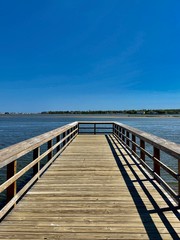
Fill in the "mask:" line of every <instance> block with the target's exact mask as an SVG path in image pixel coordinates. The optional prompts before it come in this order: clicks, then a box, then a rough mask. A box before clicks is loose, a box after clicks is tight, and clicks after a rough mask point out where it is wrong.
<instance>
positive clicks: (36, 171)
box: [33, 147, 40, 175]
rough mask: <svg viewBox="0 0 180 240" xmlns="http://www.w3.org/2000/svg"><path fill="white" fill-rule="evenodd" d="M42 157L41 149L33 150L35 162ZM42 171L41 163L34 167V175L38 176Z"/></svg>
mask: <svg viewBox="0 0 180 240" xmlns="http://www.w3.org/2000/svg"><path fill="white" fill-rule="evenodd" d="M39 156H40V147H37V148H35V149H34V150H33V160H35V159H36V158H38V157H39ZM39 170H40V161H39V162H37V163H36V164H35V165H34V167H33V175H36V174H37V173H38V172H39Z"/></svg>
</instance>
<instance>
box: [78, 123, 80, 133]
mask: <svg viewBox="0 0 180 240" xmlns="http://www.w3.org/2000/svg"><path fill="white" fill-rule="evenodd" d="M79 125H80V124H79V123H78V124H77V133H78V134H79V130H80V129H79Z"/></svg>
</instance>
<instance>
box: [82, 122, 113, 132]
mask: <svg viewBox="0 0 180 240" xmlns="http://www.w3.org/2000/svg"><path fill="white" fill-rule="evenodd" d="M113 124H114V123H113V122H109V121H106V122H104V121H79V122H78V129H79V132H78V133H79V134H105V133H106V134H108V133H112V132H113Z"/></svg>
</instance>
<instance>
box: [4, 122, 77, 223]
mask: <svg viewBox="0 0 180 240" xmlns="http://www.w3.org/2000/svg"><path fill="white" fill-rule="evenodd" d="M77 134H78V123H77V122H74V123H71V124H67V125H65V126H63V127H60V128H58V129H55V130H52V131H50V132H47V133H45V134H42V135H39V136H37V137H34V138H31V139H28V140H26V141H23V142H21V143H17V144H14V145H12V146H10V147H7V148H5V149H2V150H0V168H3V167H6V176H7V178H6V180H5V181H4V182H3V183H2V184H1V185H0V193H2V192H4V191H6V204H5V205H4V206H3V207H2V209H1V210H0V219H2V218H3V217H4V216H5V215H6V214H7V212H8V211H9V210H10V209H11V208H12V207H13V206H15V205H16V203H17V202H18V200H19V199H20V198H21V197H22V196H23V195H24V193H25V192H26V191H27V190H28V189H29V188H30V187H31V186H32V184H34V182H35V181H37V179H38V178H39V177H40V176H41V175H42V174H43V172H44V171H45V170H46V169H47V168H48V167H49V166H50V165H51V163H52V162H53V161H54V160H55V159H56V158H57V157H58V155H59V154H60V153H61V152H62V151H63V150H64V149H65V148H66V147H67V145H68V144H69V143H70V142H71V141H72V140H73V139H74V138H75V137H76V135H77ZM44 145H47V147H46V149H45V151H44V152H43V147H44ZM30 152H32V159H31V161H30V163H29V164H27V165H26V166H25V167H23V168H22V169H21V170H19V171H17V163H18V161H20V158H21V157H23V156H25V155H26V154H28V153H30ZM44 158H47V161H46V163H45V164H44V165H43V166H41V164H40V163H41V161H42V159H44ZM29 170H32V172H33V175H32V177H31V179H30V180H29V181H28V182H27V183H26V184H25V186H23V187H22V188H21V189H20V190H19V191H17V181H18V179H20V177H22V176H23V175H24V174H25V173H27V172H28V171H29Z"/></svg>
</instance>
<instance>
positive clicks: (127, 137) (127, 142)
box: [126, 130, 129, 146]
mask: <svg viewBox="0 0 180 240" xmlns="http://www.w3.org/2000/svg"><path fill="white" fill-rule="evenodd" d="M126 144H127V145H128V146H129V132H128V131H127V130H126Z"/></svg>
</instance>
